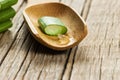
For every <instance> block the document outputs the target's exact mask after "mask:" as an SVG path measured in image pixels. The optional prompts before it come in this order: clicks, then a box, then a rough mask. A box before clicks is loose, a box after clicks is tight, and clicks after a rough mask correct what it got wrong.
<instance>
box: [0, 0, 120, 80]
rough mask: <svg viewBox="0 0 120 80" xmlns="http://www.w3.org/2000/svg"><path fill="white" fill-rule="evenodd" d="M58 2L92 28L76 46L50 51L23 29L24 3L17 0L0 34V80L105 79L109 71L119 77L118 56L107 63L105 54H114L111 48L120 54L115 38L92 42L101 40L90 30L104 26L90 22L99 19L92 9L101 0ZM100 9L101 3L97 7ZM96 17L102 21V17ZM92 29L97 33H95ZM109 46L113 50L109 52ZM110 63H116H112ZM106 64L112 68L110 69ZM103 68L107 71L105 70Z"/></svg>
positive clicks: (67, 0)
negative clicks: (10, 19) (10, 22)
mask: <svg viewBox="0 0 120 80" xmlns="http://www.w3.org/2000/svg"><path fill="white" fill-rule="evenodd" d="M58 1H61V2H62V3H65V4H67V5H68V6H70V7H72V8H74V9H75V10H76V11H77V12H78V13H79V14H80V15H82V17H83V18H84V19H87V23H88V25H89V26H91V27H92V28H90V27H88V28H89V31H90V32H89V35H88V36H87V37H86V39H85V40H84V41H83V42H82V43H80V44H79V46H76V47H74V48H72V49H70V50H66V51H53V50H51V49H48V48H46V47H45V46H43V45H41V44H40V43H38V42H37V41H36V40H35V39H34V38H33V37H32V36H31V35H30V33H29V31H28V29H27V28H26V27H27V26H28V25H27V24H26V22H25V21H24V19H23V16H22V11H23V10H24V8H25V6H26V2H25V0H19V2H18V4H17V5H15V6H14V8H15V10H16V11H17V14H16V16H15V17H14V19H13V22H14V25H13V27H12V28H11V29H10V30H9V31H7V32H5V33H3V34H0V80H100V79H105V80H106V78H108V77H109V76H111V75H112V74H110V73H113V75H112V78H114V79H116V80H117V79H119V76H118V75H119V74H118V73H119V65H120V63H119V58H117V59H116V57H115V59H114V60H112V61H111V62H110V60H111V57H108V54H107V53H108V52H110V54H109V56H113V54H112V53H114V50H117V51H116V52H118V53H119V48H117V49H116V45H114V44H117V46H118V47H119V45H118V43H116V41H114V44H112V45H113V46H112V45H110V46H107V43H106V45H95V43H99V41H101V40H103V39H104V38H103V39H101V38H100V31H93V30H92V29H97V30H99V29H102V28H103V27H101V26H102V24H101V26H100V27H101V28H100V27H99V26H97V27H95V26H96V25H97V24H96V25H95V23H93V22H92V21H93V20H95V21H97V19H99V18H98V17H97V19H96V17H93V16H92V15H95V13H94V8H96V7H94V5H96V4H100V2H99V1H95V0H94V1H93V2H92V1H91V0H58ZM102 1H103V2H105V1H104V0H102ZM109 1H110V0H109ZM111 1H112V0H111ZM91 2H92V5H91ZM97 2H98V3H97ZM114 2H116V1H114ZM90 5H91V6H92V9H91V8H90ZM96 6H98V5H96ZM102 6H103V5H102ZM99 8H100V6H98V9H99ZM117 8H118V7H117ZM117 8H116V9H117ZM89 11H90V12H89ZM99 13H100V12H99ZM99 13H98V14H99ZM96 14H97V12H96ZM100 14H101V13H100ZM101 15H102V14H101ZM87 16H88V17H87ZM100 18H101V17H100ZM116 18H117V17H116ZM99 20H100V21H101V20H102V18H101V19H99ZM115 20H116V19H115ZM115 23H116V21H115ZM99 24H100V23H99ZM104 26H105V25H104ZM112 28H113V27H112ZM116 28H117V27H116ZM109 29H110V28H109ZM103 30H104V29H103ZM114 30H116V29H114ZM92 31H93V32H92ZM95 32H96V34H94V33H95ZM98 33H99V38H98V36H97V35H98ZM109 33H110V32H109ZM94 35H96V38H94ZM102 37H103V36H102ZM118 38H119V37H118ZM93 39H95V41H96V42H94V40H93ZM99 39H100V40H99ZM118 41H119V40H118ZM89 42H90V43H89ZM103 44H104V43H103ZM110 48H111V49H112V50H113V51H112V50H111V51H108V50H110ZM104 55H106V56H104ZM114 56H118V57H119V54H114ZM103 57H107V58H108V59H106V58H103ZM113 64H115V65H114V66H113ZM108 65H109V66H113V67H111V68H109V66H108ZM106 70H108V71H109V72H105V71H106ZM103 73H105V74H103ZM109 74H110V75H109ZM106 75H107V76H106Z"/></svg>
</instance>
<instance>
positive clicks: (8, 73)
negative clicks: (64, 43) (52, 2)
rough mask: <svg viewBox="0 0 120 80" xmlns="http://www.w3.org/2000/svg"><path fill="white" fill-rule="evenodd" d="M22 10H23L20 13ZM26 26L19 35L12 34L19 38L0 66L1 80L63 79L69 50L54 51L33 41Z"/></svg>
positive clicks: (18, 32)
mask: <svg viewBox="0 0 120 80" xmlns="http://www.w3.org/2000/svg"><path fill="white" fill-rule="evenodd" d="M23 7H24V5H23ZM22 10H23V8H21V10H20V11H22ZM19 17H21V15H19ZM26 26H27V25H23V26H22V28H21V29H20V31H17V34H16V33H12V34H14V35H17V37H16V39H15V40H14V43H13V44H12V45H11V47H10V49H9V52H8V53H7V55H6V57H5V59H4V61H3V62H2V64H1V66H0V79H3V80H4V79H6V80H8V79H9V80H13V79H16V80H19V79H25V80H29V79H31V80H33V79H45V78H46V79H49V80H50V79H51V80H53V79H54V78H56V79H61V78H62V73H63V71H64V66H65V65H66V60H67V58H68V54H69V50H67V51H62V52H58V51H53V50H50V49H48V48H46V47H44V46H43V45H40V44H39V43H37V42H36V40H33V41H31V40H32V39H31V36H28V34H29V32H28V30H26ZM11 30H15V29H11ZM32 38H33V37H32ZM38 44H39V46H38ZM35 46H38V47H35ZM33 48H34V49H33ZM32 50H35V51H32ZM29 60H30V61H29Z"/></svg>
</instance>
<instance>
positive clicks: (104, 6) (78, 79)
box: [70, 0, 120, 80]
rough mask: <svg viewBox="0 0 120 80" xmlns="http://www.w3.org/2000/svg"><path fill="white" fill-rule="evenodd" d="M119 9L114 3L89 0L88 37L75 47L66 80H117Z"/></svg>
mask: <svg viewBox="0 0 120 80" xmlns="http://www.w3.org/2000/svg"><path fill="white" fill-rule="evenodd" d="M119 7H120V2H119V1H118V0H114V1H113V0H107V1H105V0H92V4H91V8H90V12H89V14H88V17H87V25H88V36H87V37H86V39H84V41H83V42H82V43H81V44H79V47H78V50H77V52H76V55H75V59H74V64H73V70H72V74H71V78H70V80H119V79H120V77H119V76H118V74H120V68H119V67H120V64H119V59H120V55H119V54H120V47H119V44H120V43H119V39H120V36H119V34H120V31H119V30H120V27H119V26H120V23H119V21H120V16H119V13H120V10H118V8H119ZM83 15H84V14H83Z"/></svg>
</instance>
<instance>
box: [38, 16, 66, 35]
mask: <svg viewBox="0 0 120 80" xmlns="http://www.w3.org/2000/svg"><path fill="white" fill-rule="evenodd" d="M38 23H39V25H40V28H41V30H42V31H43V32H44V33H45V34H47V35H50V36H58V35H62V34H65V33H66V32H67V28H66V27H65V25H64V23H63V22H62V21H61V20H60V19H59V18H56V17H50V16H44V17H41V18H39V20H38Z"/></svg>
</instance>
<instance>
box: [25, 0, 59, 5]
mask: <svg viewBox="0 0 120 80" xmlns="http://www.w3.org/2000/svg"><path fill="white" fill-rule="evenodd" d="M46 2H59V0H27V3H28V6H30V5H34V4H39V3H46Z"/></svg>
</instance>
